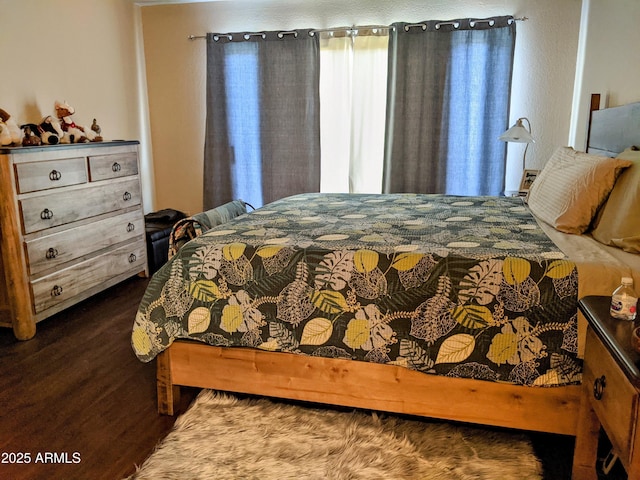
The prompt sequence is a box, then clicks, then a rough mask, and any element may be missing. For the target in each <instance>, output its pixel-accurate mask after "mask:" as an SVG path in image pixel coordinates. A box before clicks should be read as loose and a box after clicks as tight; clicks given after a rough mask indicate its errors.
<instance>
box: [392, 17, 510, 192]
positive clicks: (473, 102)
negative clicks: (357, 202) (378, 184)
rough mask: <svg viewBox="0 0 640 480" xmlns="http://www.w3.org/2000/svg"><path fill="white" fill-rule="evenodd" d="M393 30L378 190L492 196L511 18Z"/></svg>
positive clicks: (505, 114) (500, 147) (499, 179)
mask: <svg viewBox="0 0 640 480" xmlns="http://www.w3.org/2000/svg"><path fill="white" fill-rule="evenodd" d="M394 27H395V29H394V30H393V32H392V33H391V36H390V39H389V89H388V92H389V95H388V105H387V136H386V144H385V166H384V179H383V192H385V193H393V192H413V193H444V194H452V195H498V194H500V193H501V192H502V191H503V189H504V173H505V162H506V144H505V143H504V142H501V141H499V140H498V136H499V135H500V134H501V133H503V132H504V131H505V130H506V129H507V128H508V125H507V122H508V118H509V101H510V92H511V76H512V66H513V53H514V47H515V35H516V28H515V21H514V20H513V17H496V18H492V19H490V20H489V19H486V21H485V20H471V19H461V20H453V21H446V22H441V21H437V20H433V21H425V22H421V23H420V24H412V25H410V24H407V23H395V24H394Z"/></svg>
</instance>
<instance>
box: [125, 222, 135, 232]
mask: <svg viewBox="0 0 640 480" xmlns="http://www.w3.org/2000/svg"><path fill="white" fill-rule="evenodd" d="M135 229H136V226H135V225H134V224H133V223H131V222H129V223H128V224H127V232H133V231H134V230H135Z"/></svg>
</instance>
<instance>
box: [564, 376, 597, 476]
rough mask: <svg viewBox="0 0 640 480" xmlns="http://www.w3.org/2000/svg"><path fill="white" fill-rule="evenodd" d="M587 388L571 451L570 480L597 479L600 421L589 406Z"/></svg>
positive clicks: (581, 403) (581, 404)
mask: <svg viewBox="0 0 640 480" xmlns="http://www.w3.org/2000/svg"><path fill="white" fill-rule="evenodd" d="M589 394H590V392H589V389H588V388H586V387H585V388H584V391H583V396H582V400H581V402H580V414H579V415H578V429H577V434H576V445H575V450H574V452H573V467H572V470H571V478H572V480H597V478H598V475H597V473H596V461H597V458H598V439H599V438H600V421H599V420H598V416H597V415H596V413H595V412H594V411H593V408H591V404H590V402H589Z"/></svg>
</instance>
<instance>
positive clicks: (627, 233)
mask: <svg viewBox="0 0 640 480" xmlns="http://www.w3.org/2000/svg"><path fill="white" fill-rule="evenodd" d="M617 158H619V159H623V160H629V161H631V162H633V164H632V165H631V166H630V167H629V168H627V169H626V170H625V171H624V172H622V173H621V174H620V177H618V180H617V181H616V184H615V186H614V187H613V190H611V194H610V195H609V199H608V200H607V202H606V203H605V204H604V205H603V207H602V208H601V209H600V212H598V215H597V216H596V220H595V222H594V228H593V231H592V232H591V234H592V235H593V238H595V239H596V240H597V241H598V242H600V243H604V244H605V245H611V246H614V247H620V248H622V249H623V250H626V251H627V252H632V253H640V151H637V150H635V151H634V150H631V149H630V148H629V149H627V150H625V151H624V152H622V153H621V154H620V155H618V157H617Z"/></svg>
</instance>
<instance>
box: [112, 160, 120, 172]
mask: <svg viewBox="0 0 640 480" xmlns="http://www.w3.org/2000/svg"><path fill="white" fill-rule="evenodd" d="M111 170H112V171H114V172H119V171H120V170H122V167H121V166H120V164H119V163H118V162H115V163H114V164H113V165H111Z"/></svg>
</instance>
